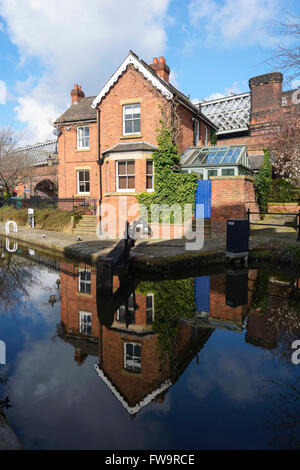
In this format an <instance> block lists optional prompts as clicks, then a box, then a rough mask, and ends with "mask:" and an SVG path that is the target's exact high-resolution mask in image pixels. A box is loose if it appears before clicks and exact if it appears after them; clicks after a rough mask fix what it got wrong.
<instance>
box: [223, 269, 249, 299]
mask: <svg viewBox="0 0 300 470" xmlns="http://www.w3.org/2000/svg"><path fill="white" fill-rule="evenodd" d="M247 304H248V271H242V272H231V273H226V305H228V306H230V307H232V308H234V307H240V306H241V305H247Z"/></svg>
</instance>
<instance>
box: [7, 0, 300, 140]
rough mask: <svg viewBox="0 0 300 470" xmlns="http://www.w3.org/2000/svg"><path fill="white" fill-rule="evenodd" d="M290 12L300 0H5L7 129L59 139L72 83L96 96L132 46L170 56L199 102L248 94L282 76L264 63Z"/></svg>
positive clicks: (174, 74) (177, 81)
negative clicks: (264, 79) (56, 126)
mask: <svg viewBox="0 0 300 470" xmlns="http://www.w3.org/2000/svg"><path fill="white" fill-rule="evenodd" d="M288 14H292V15H295V16H297V15H298V16H300V1H299V0H114V1H113V2H112V1H111V0H89V2H87V1H86V0H51V2H47V1H46V0H0V128H1V127H7V126H11V127H13V128H14V129H15V131H16V132H17V133H18V134H19V135H20V144H24V145H25V144H33V143H36V142H42V141H44V140H46V139H52V138H54V136H53V126H52V125H51V123H52V122H53V121H54V120H55V119H56V118H57V117H58V116H59V115H60V114H61V113H63V112H64V111H65V110H66V109H67V107H68V106H70V102H71V98H70V91H71V89H72V88H73V85H74V84H75V83H77V84H79V85H81V86H82V89H83V91H84V92H85V94H86V96H91V95H97V94H98V93H99V92H100V90H101V89H102V87H103V86H104V85H105V83H106V81H107V80H108V79H109V78H110V76H111V75H112V74H113V73H114V72H115V70H116V69H117V68H118V67H119V65H120V64H121V63H122V61H123V60H124V59H125V58H126V56H127V55H128V52H129V50H130V49H131V50H133V51H134V52H135V53H136V54H137V55H138V56H139V57H140V58H142V59H144V60H145V61H147V62H148V63H151V62H152V58H153V57H159V56H164V57H166V60H167V64H168V65H169V67H170V69H171V75H170V81H171V82H172V83H173V85H175V86H176V87H177V88H179V90H180V91H182V92H183V93H185V94H187V95H190V97H191V99H192V100H200V99H212V98H217V97H221V96H226V95H228V94H229V93H230V92H232V93H242V92H246V91H249V87H248V80H249V78H251V77H253V76H256V75H260V74H263V73H268V72H271V71H275V69H274V66H273V68H272V66H270V65H269V64H266V63H265V60H266V59H267V58H268V57H269V56H270V54H271V52H272V51H273V50H274V49H275V48H276V44H278V43H282V39H281V38H278V36H276V34H275V33H274V22H276V21H284V19H285V18H286V17H287V15H288ZM286 44H287V45H289V41H288V40H287V42H286ZM299 79H300V75H299ZM299 84H300V81H299V82H296V83H294V84H292V85H291V86H290V87H297V86H299Z"/></svg>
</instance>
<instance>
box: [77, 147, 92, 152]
mask: <svg viewBox="0 0 300 470" xmlns="http://www.w3.org/2000/svg"><path fill="white" fill-rule="evenodd" d="M90 150H91V149H90V148H86V149H78V148H77V149H76V150H75V152H89V151H90Z"/></svg>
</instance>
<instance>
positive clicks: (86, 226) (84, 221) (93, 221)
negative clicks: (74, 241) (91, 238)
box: [73, 215, 97, 234]
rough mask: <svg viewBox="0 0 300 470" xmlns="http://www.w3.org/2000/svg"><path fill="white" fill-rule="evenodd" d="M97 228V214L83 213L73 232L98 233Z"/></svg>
mask: <svg viewBox="0 0 300 470" xmlns="http://www.w3.org/2000/svg"><path fill="white" fill-rule="evenodd" d="M96 230H97V216H95V215H83V216H82V217H81V219H80V220H79V221H78V223H77V224H76V227H75V228H74V230H73V233H77V234H83V233H96Z"/></svg>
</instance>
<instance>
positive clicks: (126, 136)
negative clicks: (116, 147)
mask: <svg viewBox="0 0 300 470" xmlns="http://www.w3.org/2000/svg"><path fill="white" fill-rule="evenodd" d="M139 137H143V134H141V133H139V134H128V135H121V137H120V139H121V140H123V139H137V138H139Z"/></svg>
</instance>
